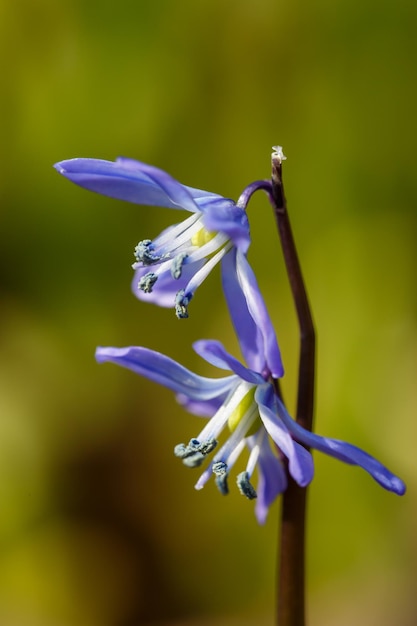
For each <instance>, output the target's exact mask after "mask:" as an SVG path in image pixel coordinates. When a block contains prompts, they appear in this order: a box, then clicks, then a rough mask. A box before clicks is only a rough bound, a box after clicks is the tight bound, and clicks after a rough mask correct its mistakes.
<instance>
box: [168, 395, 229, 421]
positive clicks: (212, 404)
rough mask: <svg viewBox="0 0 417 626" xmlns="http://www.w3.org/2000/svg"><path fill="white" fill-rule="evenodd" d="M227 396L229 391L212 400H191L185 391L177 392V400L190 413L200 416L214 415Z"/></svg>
mask: <svg viewBox="0 0 417 626" xmlns="http://www.w3.org/2000/svg"><path fill="white" fill-rule="evenodd" d="M226 398H227V392H226V393H224V394H222V395H219V396H216V397H215V398H211V399H210V400H190V398H189V397H188V396H185V395H184V394H183V393H179V394H177V402H178V403H179V404H181V406H183V407H184V409H186V410H187V411H188V412H189V413H192V414H193V415H198V416H200V417H213V415H214V414H215V413H216V411H217V410H218V409H219V408H220V407H221V405H222V404H223V402H224V401H225V400H226Z"/></svg>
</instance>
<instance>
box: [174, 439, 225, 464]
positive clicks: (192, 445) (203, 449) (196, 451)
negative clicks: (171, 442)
mask: <svg viewBox="0 0 417 626" xmlns="http://www.w3.org/2000/svg"><path fill="white" fill-rule="evenodd" d="M216 446H217V441H216V439H207V440H206V441H202V442H200V441H199V440H198V439H190V442H189V444H188V445H187V446H186V445H185V444H184V443H179V444H178V445H177V446H175V448H174V454H175V456H177V457H178V458H180V459H182V460H183V461H184V463H185V464H186V465H190V466H192V467H194V466H195V460H196V459H195V460H194V461H191V458H192V457H197V456H198V458H200V457H201V460H200V462H199V463H198V465H201V462H202V461H203V459H204V457H205V456H206V455H207V454H210V452H212V451H213V450H214V448H215V447H216ZM185 459H190V462H188V461H187V462H186V461H185Z"/></svg>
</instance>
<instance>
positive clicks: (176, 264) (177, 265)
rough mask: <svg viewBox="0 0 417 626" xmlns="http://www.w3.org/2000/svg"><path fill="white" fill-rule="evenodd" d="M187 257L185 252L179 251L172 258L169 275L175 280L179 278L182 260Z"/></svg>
mask: <svg viewBox="0 0 417 626" xmlns="http://www.w3.org/2000/svg"><path fill="white" fill-rule="evenodd" d="M187 257H188V254H187V253H186V252H180V253H179V254H177V256H176V257H175V258H174V259H173V261H172V265H171V276H172V278H175V280H178V279H179V278H181V274H182V266H183V265H184V261H185V259H186V258H187Z"/></svg>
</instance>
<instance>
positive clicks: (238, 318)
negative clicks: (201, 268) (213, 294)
mask: <svg viewBox="0 0 417 626" xmlns="http://www.w3.org/2000/svg"><path fill="white" fill-rule="evenodd" d="M222 283H223V291H224V295H225V298H226V302H227V306H228V308H229V313H230V317H231V318H232V322H233V326H234V328H235V331H236V335H237V338H238V340H239V344H240V349H241V351H242V354H243V357H244V359H245V361H246V363H247V364H248V365H249V367H250V368H251V369H252V370H254V371H255V372H262V371H264V369H265V366H266V362H265V356H264V352H263V338H262V335H261V333H260V330H259V328H258V326H257V325H256V323H255V321H254V319H253V317H252V315H251V314H250V313H249V309H248V305H247V302H246V298H245V295H244V293H243V291H242V287H241V286H240V283H239V281H238V277H237V273H236V249H233V250H231V251H230V252H229V254H227V255H226V256H225V257H224V258H223V260H222Z"/></svg>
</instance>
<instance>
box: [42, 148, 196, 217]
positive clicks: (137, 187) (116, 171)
mask: <svg viewBox="0 0 417 626" xmlns="http://www.w3.org/2000/svg"><path fill="white" fill-rule="evenodd" d="M54 167H55V169H56V170H57V171H58V172H59V173H60V174H62V175H63V176H65V177H66V178H68V179H69V180H71V181H72V182H74V183H76V184H77V185H80V187H84V188H85V189H89V190H90V191H94V192H96V193H100V194H103V195H105V196H109V197H110V198H117V199H119V200H126V201H127V202H134V203H135V204H146V205H152V206H163V207H166V208H168V209H185V210H186V211H190V212H195V211H199V207H198V205H197V204H196V202H195V201H194V200H193V197H192V195H191V193H190V191H189V190H187V189H186V187H185V186H184V185H181V183H179V182H178V181H176V180H175V179H174V178H172V177H171V176H170V175H169V174H167V173H166V172H164V171H163V170H160V169H159V168H157V167H153V166H151V165H147V164H146V163H141V162H140V161H134V160H133V159H126V158H119V159H117V160H116V161H105V160H103V159H83V158H78V159H68V160H66V161H61V162H59V163H56V165H55V166H54ZM198 191H199V192H200V190H198Z"/></svg>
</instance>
